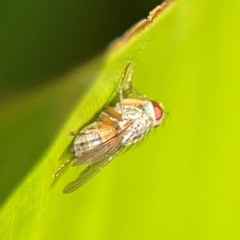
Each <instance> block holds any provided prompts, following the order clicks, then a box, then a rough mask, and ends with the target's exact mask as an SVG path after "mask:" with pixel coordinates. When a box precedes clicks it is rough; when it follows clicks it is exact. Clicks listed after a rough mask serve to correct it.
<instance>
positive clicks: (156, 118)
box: [143, 100, 164, 127]
mask: <svg viewBox="0 0 240 240" xmlns="http://www.w3.org/2000/svg"><path fill="white" fill-rule="evenodd" d="M143 109H144V111H145V112H146V113H147V114H148V115H149V117H150V118H151V119H152V127H157V126H159V125H160V124H161V123H162V121H163V118H164V110H163V106H162V105H161V104H160V103H158V102H156V101H153V100H149V101H147V102H146V103H145V104H144V106H143Z"/></svg>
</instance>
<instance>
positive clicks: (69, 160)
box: [53, 156, 75, 178]
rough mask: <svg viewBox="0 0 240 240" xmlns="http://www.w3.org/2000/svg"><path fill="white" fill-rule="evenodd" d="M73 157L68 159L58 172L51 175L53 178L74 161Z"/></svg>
mask: <svg viewBox="0 0 240 240" xmlns="http://www.w3.org/2000/svg"><path fill="white" fill-rule="evenodd" d="M74 158H75V157H74V156H72V157H71V158H69V159H68V160H67V161H66V162H65V163H63V164H62V165H61V166H60V167H59V168H58V170H57V171H56V172H55V173H54V174H53V177H55V178H56V177H57V176H58V175H59V173H60V172H61V171H62V170H63V169H64V168H65V167H66V166H67V165H68V164H69V163H71V162H72V161H73V160H74Z"/></svg>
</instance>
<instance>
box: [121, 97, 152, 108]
mask: <svg viewBox="0 0 240 240" xmlns="http://www.w3.org/2000/svg"><path fill="white" fill-rule="evenodd" d="M148 102H149V101H148V100H141V99H136V98H124V99H123V104H124V106H134V107H137V106H143V105H145V104H146V103H148Z"/></svg>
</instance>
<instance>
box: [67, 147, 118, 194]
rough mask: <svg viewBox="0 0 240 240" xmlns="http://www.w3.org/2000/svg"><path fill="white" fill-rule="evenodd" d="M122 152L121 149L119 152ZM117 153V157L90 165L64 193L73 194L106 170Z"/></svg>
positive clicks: (110, 157) (109, 157)
mask: <svg viewBox="0 0 240 240" xmlns="http://www.w3.org/2000/svg"><path fill="white" fill-rule="evenodd" d="M120 151H121V149H119V151H118V152H120ZM118 152H117V153H118ZM117 153H116V154H115V155H112V156H108V157H107V158H105V159H103V160H101V161H98V162H95V163H92V164H90V165H89V166H88V167H86V168H85V169H84V170H83V171H82V172H81V173H80V175H79V177H78V178H77V179H76V180H75V181H73V182H70V183H69V184H68V185H67V186H66V187H65V188H64V190H63V193H71V192H73V191H75V190H76V189H78V188H79V187H81V186H82V185H83V184H84V183H86V182H87V181H88V180H90V179H91V178H92V177H94V176H95V175H96V174H97V173H99V172H100V171H101V170H102V168H104V167H105V166H106V165H107V164H108V163H110V162H111V160H112V159H113V158H114V156H116V155H117Z"/></svg>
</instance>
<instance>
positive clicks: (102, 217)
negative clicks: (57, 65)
mask: <svg viewBox="0 0 240 240" xmlns="http://www.w3.org/2000/svg"><path fill="white" fill-rule="evenodd" d="M239 5H240V3H239V2H238V1H231V3H226V2H219V1H206V0H205V1H189V0H179V1H176V2H173V3H172V4H171V6H169V7H168V8H167V9H166V10H164V11H163V12H162V13H161V14H160V15H159V16H158V17H156V19H154V21H153V22H152V23H151V24H149V25H147V26H146V28H145V29H144V30H142V31H140V32H139V34H137V35H136V37H134V38H133V39H132V40H131V41H130V42H129V43H126V44H125V45H124V46H122V47H121V49H119V50H117V51H115V52H114V51H112V52H108V53H106V54H105V55H104V56H102V58H101V59H99V60H98V61H97V63H96V64H93V65H94V66H90V67H89V70H90V71H88V67H85V70H84V71H83V72H85V74H83V73H82V72H81V71H82V70H81V69H80V70H79V71H78V70H76V71H75V72H73V73H71V74H69V75H68V76H65V77H64V78H65V80H64V81H63V82H61V81H58V82H56V83H55V84H54V85H53V86H50V87H49V88H48V89H39V90H38V91H36V92H35V94H33V95H32V96H30V97H29V98H28V99H26V100H25V101H23V100H22V101H20V103H19V105H21V104H22V105H21V106H22V109H24V110H25V113H26V112H27V110H29V111H28V113H29V115H27V116H25V115H23V114H21V113H22V112H21V111H20V113H18V114H17V113H16V111H15V112H14V111H13V108H9V110H8V112H7V113H6V115H5V117H4V119H3V120H1V121H2V122H3V123H4V124H5V125H4V124H3V126H5V129H8V130H9V131H10V130H11V129H10V127H11V125H13V122H14V121H13V119H15V118H19V121H20V120H21V121H23V120H24V119H25V120H26V124H30V123H31V120H32V121H33V122H34V121H35V120H36V121H38V127H39V129H37V132H36V133H39V134H40V133H44V132H47V129H46V122H45V121H46V119H48V122H49V123H50V125H49V126H51V124H53V122H55V121H56V119H57V117H52V118H53V119H50V118H51V116H55V114H56V115H57V114H59V112H61V114H67V116H66V117H67V118H68V119H67V121H66V122H65V124H62V123H59V122H57V123H56V124H57V126H60V124H62V125H63V126H62V128H61V130H60V131H59V133H58V134H57V136H56V137H55V139H54V140H53V142H52V144H49V146H47V145H46V146H45V151H42V155H41V156H40V154H39V153H38V156H39V158H38V159H37V160H35V162H37V163H36V165H34V166H31V167H30V165H28V166H29V167H28V168H26V169H25V171H24V172H25V177H24V178H23V180H22V181H20V179H21V178H20V177H19V178H18V179H17V180H18V181H16V182H15V183H14V180H13V179H14V176H12V175H11V174H9V175H7V172H6V173H5V178H4V179H3V180H4V181H2V184H4V183H8V182H13V184H12V186H13V185H14V186H15V188H13V187H12V189H11V190H12V194H11V195H9V197H8V199H7V200H6V201H5V204H3V205H2V209H1V214H0V216H1V217H0V218H1V219H0V221H1V222H0V234H1V239H104V240H106V239H165V240H166V239H239V237H240V231H239V219H240V216H239V202H240V197H239V194H238V192H239V187H240V178H239V166H240V162H239V159H240V156H239V155H240V152H239V146H238V145H239V140H240V139H239V136H240V134H239V114H238V105H239V104H238V103H239V92H240V91H239V90H240V89H239V88H240V87H239V86H240V85H239V79H240V76H239V75H240V73H239V67H238V65H239V64H238V62H239V55H240V54H239V53H240V49H239V48H240V45H239V42H240V34H239V31H240V30H239V29H240V28H239V27H238V23H239V11H238V9H239V7H240V6H239ZM127 61H130V62H131V66H133V67H134V68H135V72H134V86H135V88H137V90H138V91H139V92H141V93H143V94H145V95H146V96H147V97H149V98H150V99H154V100H157V101H159V102H162V103H163V105H164V106H165V111H166V113H167V116H166V119H165V121H164V124H163V126H161V127H160V128H158V129H156V130H154V131H153V132H154V133H151V134H150V136H149V137H148V139H147V140H144V141H143V144H141V145H140V146H139V147H137V148H135V149H134V150H131V151H128V152H127V153H126V154H124V155H121V156H119V157H117V158H116V159H115V160H114V161H113V163H111V164H110V165H109V166H107V167H106V168H105V169H104V170H103V171H102V172H101V173H99V174H98V175H97V176H96V177H95V178H93V179H92V180H91V181H90V182H88V183H87V184H85V185H84V186H83V187H82V188H80V189H79V190H77V191H75V192H74V193H72V194H69V195H64V194H62V190H63V188H64V186H65V185H66V184H67V183H68V182H69V181H71V180H73V179H75V177H76V176H77V175H78V174H79V169H78V168H71V167H69V168H68V169H66V170H65V171H64V173H63V174H61V175H60V176H59V178H58V179H57V181H56V182H55V183H54V184H52V183H53V178H52V174H53V173H54V172H55V170H56V169H57V167H58V166H59V164H60V163H59V161H58V159H59V157H60V156H61V154H62V152H63V151H64V150H65V149H66V148H68V147H69V146H70V145H69V144H70V143H71V141H72V138H71V137H70V136H69V134H68V133H69V132H70V131H74V130H77V129H79V128H80V127H82V126H84V125H85V124H86V123H87V122H88V121H91V120H94V119H95V118H94V117H95V116H96V114H97V113H99V111H101V109H102V108H103V107H104V105H105V104H106V103H107V102H108V101H109V98H110V96H111V95H112V94H113V93H115V89H116V86H117V83H118V81H119V78H120V76H121V73H122V71H123V69H124V66H125V64H126V62H127ZM91 71H94V72H95V73H97V74H96V77H95V78H94V79H93V78H92V79H91V80H90V76H91ZM86 72H87V73H86ZM81 76H82V77H84V78H81ZM83 86H84V90H83V91H82V92H80V89H82V87H83ZM78 91H79V97H78V98H79V99H78V103H77V104H76V105H75V107H74V108H71V107H70V106H69V105H68V104H67V103H68V102H71V104H73V105H74V100H72V101H70V98H71V96H75V97H76V96H77V92H78ZM60 100H61V101H60ZM24 102H25V103H24ZM36 103H38V104H36ZM64 103H65V104H66V105H68V107H66V106H65V105H64ZM62 105H63V107H62ZM24 106H25V108H24ZM34 106H35V108H34ZM46 106H48V107H49V109H48V110H53V109H55V110H56V112H55V113H54V112H51V113H52V114H51V113H50V114H49V113H48V114H47V111H46ZM64 106H65V107H64ZM61 107H62V109H61ZM59 108H60V110H59ZM11 109H12V112H11ZM43 109H44V110H43ZM68 109H71V112H70V111H69V110H68ZM33 110H35V111H36V112H34V111H33ZM13 112H14V113H15V114H13ZM31 113H32V114H31ZM29 116H30V117H29ZM11 117H12V118H11ZM52 120H53V121H52ZM41 121H43V122H44V124H41ZM62 121H63V120H62ZM20 127H21V125H20ZM1 133H4V130H1ZM18 134H19V132H15V134H14V133H13V132H12V139H13V140H14V137H15V136H16V138H17V137H18ZM32 136H33V139H30V140H29V141H28V142H27V143H26V142H25V149H26V151H27V150H29V149H30V150H29V151H31V149H37V148H36V146H38V145H39V144H40V146H41V147H43V146H44V145H43V144H42V143H39V142H38V135H37V134H35V132H34V131H32ZM22 137H23V139H24V140H26V139H25V138H24V136H22ZM9 142H10V141H9ZM21 146H22V147H23V145H21ZM2 147H5V146H4V145H3V146H2ZM13 151H14V149H13ZM16 156H17V155H16ZM32 156H33V154H32ZM4 159H5V164H6V165H7V166H8V168H9V169H10V168H11V167H13V168H16V169H17V166H18V165H15V164H13V162H11V161H7V159H6V158H4ZM28 159H30V156H28ZM26 162H27V161H26ZM28 169H30V170H29V171H28ZM5 193H6V191H5ZM8 194H9V193H8ZM3 197H4V196H3Z"/></svg>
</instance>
